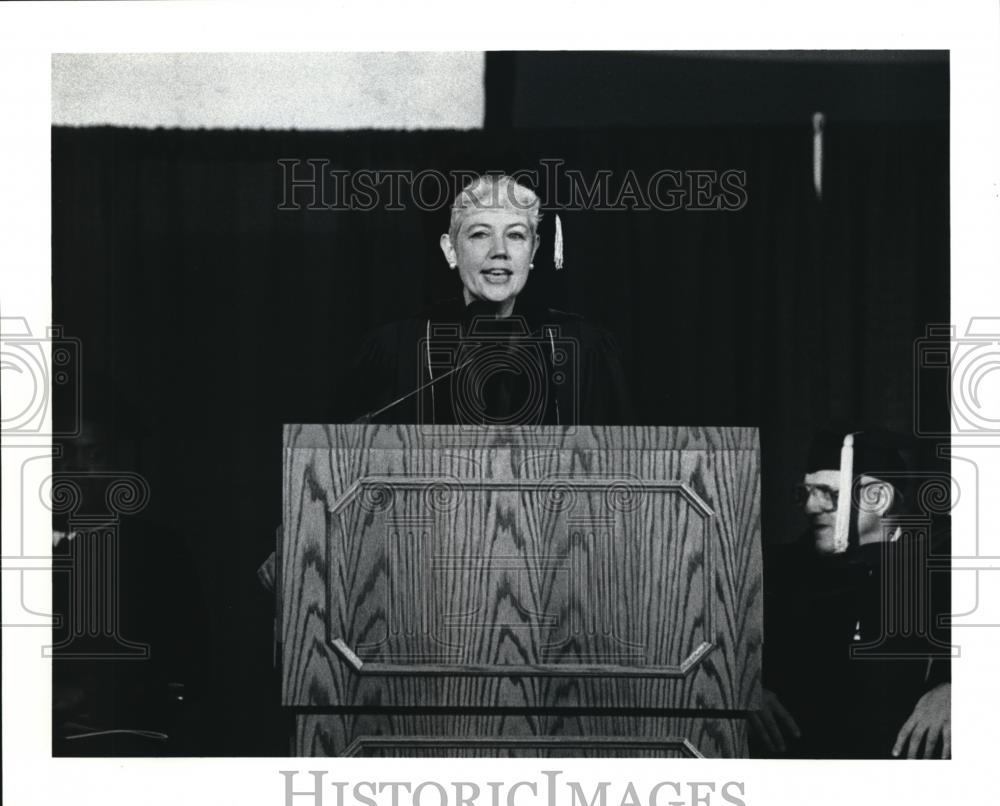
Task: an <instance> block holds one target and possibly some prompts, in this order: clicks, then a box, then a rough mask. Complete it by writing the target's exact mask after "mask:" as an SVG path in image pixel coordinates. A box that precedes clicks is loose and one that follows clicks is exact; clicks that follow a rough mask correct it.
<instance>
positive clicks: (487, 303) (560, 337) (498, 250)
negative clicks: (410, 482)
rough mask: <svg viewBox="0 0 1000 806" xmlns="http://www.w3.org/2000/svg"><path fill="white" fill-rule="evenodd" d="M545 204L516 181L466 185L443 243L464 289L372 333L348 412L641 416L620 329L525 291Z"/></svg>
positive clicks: (354, 376) (385, 417)
mask: <svg viewBox="0 0 1000 806" xmlns="http://www.w3.org/2000/svg"><path fill="white" fill-rule="evenodd" d="M539 208H540V202H539V199H538V196H537V195H536V194H535V192H534V191H532V190H530V189H529V188H527V187H525V186H524V185H521V184H518V183H517V182H516V181H514V179H512V178H511V177H509V176H494V175H489V176H481V177H478V178H477V179H475V180H473V181H472V182H470V183H469V184H468V185H466V186H465V187H464V188H463V189H462V191H461V192H460V193H459V194H458V196H457V197H456V199H455V202H454V204H453V205H452V208H451V221H450V225H449V228H448V232H447V233H445V234H444V235H442V236H441V242H440V243H441V251H442V253H443V254H444V257H445V260H446V261H447V264H448V266H449V267H450V269H451V270H452V271H456V272H457V273H458V277H459V278H460V279H461V282H462V292H461V296H460V297H458V298H457V299H454V300H450V301H447V302H444V303H442V304H439V305H436V306H434V307H433V309H432V310H430V311H428V312H427V313H425V314H424V315H423V316H418V317H413V318H410V319H404V320H401V321H397V322H392V323H390V324H387V325H384V326H382V327H380V328H377V329H376V330H374V331H373V332H371V333H370V334H369V335H368V336H367V338H366V339H365V340H364V343H363V344H362V347H361V349H360V351H359V353H358V356H357V360H356V362H355V364H354V366H353V368H352V372H351V379H350V381H349V383H348V384H347V387H348V388H347V389H346V390H345V398H344V400H342V402H347V404H348V405H347V410H348V411H350V412H351V413H350V414H349V415H348V416H349V417H357V418H358V420H357V421H358V422H381V423H424V424H441V425H453V424H470V425H618V424H629V423H630V422H631V420H632V414H631V406H630V402H629V395H628V391H627V389H626V384H625V376H624V372H623V371H622V364H621V361H620V358H619V354H618V350H617V348H616V346H615V344H614V341H613V339H612V338H611V336H610V335H609V334H608V333H607V332H606V331H605V330H603V329H602V328H599V327H597V326H595V325H593V324H591V323H589V322H587V321H586V320H585V319H583V318H582V317H580V316H578V315H575V314H571V313H567V312H565V311H560V310H557V309H555V308H550V307H546V306H545V305H543V304H539V303H532V302H529V301H528V300H527V299H525V298H524V297H523V296H522V292H523V291H524V289H525V286H526V285H527V283H528V280H529V279H530V278H531V273H532V271H533V269H534V263H533V261H534V257H535V253H536V252H537V251H538V246H539V242H540V236H539V232H538V226H539V222H540V220H541V212H540V209H539ZM556 223H557V226H556V241H557V242H556V244H555V256H556V257H555V260H556V263H557V267H558V265H559V262H560V261H561V244H560V243H559V240H560V237H561V233H560V227H559V221H558V217H557V222H556ZM338 408H340V410H341V411H344V409H343V408H341V407H340V406H338ZM358 415H360V417H359V416H358Z"/></svg>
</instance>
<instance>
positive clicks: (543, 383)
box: [333, 300, 632, 425]
mask: <svg viewBox="0 0 1000 806" xmlns="http://www.w3.org/2000/svg"><path fill="white" fill-rule="evenodd" d="M416 390H420V391H416ZM337 398H338V400H337V405H336V410H335V413H334V419H333V421H334V422H351V421H354V420H356V419H358V418H359V417H363V416H364V415H371V421H372V422H385V423H423V424H439V425H451V424H472V425H570V424H579V425H615V424H628V423H630V422H631V421H632V408H631V403H630V399H629V394H628V391H627V388H626V383H625V376H624V372H623V371H622V364H621V360H620V358H619V353H618V350H617V347H616V346H615V343H614V340H613V339H612V338H611V336H610V335H609V334H608V332H607V331H605V330H604V329H602V328H600V327H597V326H595V325H593V324H591V323H589V322H588V321H586V320H585V319H583V318H582V317H580V316H578V315H576V314H572V313H567V312H565V311H560V310H557V309H554V308H547V307H541V306H537V305H531V304H528V303H525V302H522V301H521V300H519V301H518V303H517V306H516V307H515V310H514V313H513V315H512V316H511V317H509V318H505V319H496V318H494V317H492V316H490V315H489V313H488V309H486V308H485V306H483V305H480V304H478V303H473V304H472V305H468V306H467V305H465V304H464V301H462V300H454V301H450V302H446V303H443V304H441V305H437V306H435V307H434V308H433V309H432V310H431V311H429V312H428V313H427V314H425V315H423V316H417V317H412V318H409V319H404V320H400V321H397V322H391V323H389V324H387V325H383V326H382V327H379V328H377V329H375V330H374V331H372V332H371V333H369V334H368V336H367V337H366V338H365V339H364V341H363V343H362V345H361V348H360V350H359V351H358V355H357V359H356V361H355V362H354V364H353V366H352V367H351V370H350V371H349V372H348V373H347V374H346V375H345V377H343V378H342V380H341V382H340V383H339V384H338V390H337Z"/></svg>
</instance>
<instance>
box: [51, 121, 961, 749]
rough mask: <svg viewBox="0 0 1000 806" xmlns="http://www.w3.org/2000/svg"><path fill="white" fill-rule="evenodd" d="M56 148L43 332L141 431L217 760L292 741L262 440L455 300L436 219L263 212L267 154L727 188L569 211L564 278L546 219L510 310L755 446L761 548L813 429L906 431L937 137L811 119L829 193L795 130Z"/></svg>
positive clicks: (940, 248)
mask: <svg viewBox="0 0 1000 806" xmlns="http://www.w3.org/2000/svg"><path fill="white" fill-rule="evenodd" d="M52 137H53V141H52V146H53V148H52V176H53V204H54V209H53V297H54V312H53V321H54V322H56V323H58V324H62V325H63V326H64V328H65V332H66V334H67V335H70V336H75V337H78V338H80V339H81V340H82V343H83V373H82V374H83V384H84V389H85V392H84V400H85V405H86V401H87V400H88V399H90V397H89V395H88V392H87V390H88V388H89V389H90V390H91V391H93V389H94V387H96V386H105V385H108V386H110V389H111V394H109V395H104V396H102V397H101V399H102V400H103V401H105V403H106V404H107V405H108V406H109V407H110V408H111V409H112V410H113V414H112V416H113V418H114V419H115V422H116V423H117V426H116V427H117V428H118V430H119V433H121V434H122V435H123V436H124V435H126V432H127V433H128V435H130V436H134V437H136V439H135V442H136V444H137V445H138V448H139V449H138V450H137V451H132V452H130V454H129V455H130V456H131V457H132V461H133V462H134V463H135V464H137V465H138V468H139V470H141V472H143V473H144V474H145V475H146V476H147V478H148V479H149V482H150V486H151V489H152V500H151V503H150V508H149V510H148V512H147V515H148V516H150V517H154V518H156V519H158V520H160V521H162V522H164V523H165V524H167V525H169V526H170V527H172V528H173V529H174V530H175V531H176V532H178V533H180V534H182V535H183V536H184V539H185V540H186V541H187V544H188V548H189V549H190V551H191V553H192V555H193V556H194V558H195V560H194V561H195V563H196V564H197V566H198V567H197V571H198V574H199V576H200V579H201V581H202V584H203V586H204V588H205V591H206V597H207V600H208V607H209V610H210V612H209V614H208V616H207V619H208V624H209V625H210V629H211V632H212V641H213V646H214V647H215V654H214V657H213V659H212V662H211V679H212V681H213V685H214V689H213V691H214V693H213V709H215V710H214V712H213V713H212V714H211V715H212V717H213V718H212V721H211V728H208V727H206V732H207V733H208V734H209V735H210V740H209V741H208V751H209V752H219V753H221V754H232V755H236V754H250V753H266V754H273V753H282V752H284V751H285V749H286V748H285V745H284V740H283V739H282V737H281V727H282V725H281V722H280V718H279V716H278V714H277V709H276V707H275V708H271V707H270V706H269V705H268V704H269V703H275V702H276V701H277V682H276V678H275V677H274V676H273V675H272V674H271V673H270V667H271V654H270V637H271V620H270V612H269V608H270V602H269V600H268V598H267V597H266V596H265V595H264V594H263V593H262V592H261V591H260V590H259V589H258V584H257V581H256V578H255V570H256V568H257V566H258V565H259V564H260V563H261V561H263V559H264V558H265V557H266V556H267V554H268V552H269V551H270V550H271V548H272V546H273V543H274V529H275V527H276V526H277V524H278V523H279V521H280V519H281V500H280V499H281V424H282V423H285V422H303V421H323V420H325V418H326V412H328V411H329V410H330V408H331V401H333V400H335V398H336V396H337V394H338V389H337V380H338V374H339V370H340V368H341V367H342V366H343V363H344V360H345V358H347V357H349V356H350V355H352V353H353V350H354V349H355V347H356V345H357V344H358V343H359V341H360V339H361V337H362V335H363V333H364V332H365V331H366V330H367V329H368V328H369V327H371V326H373V325H375V324H378V323H381V322H384V321H387V320H391V319H393V318H396V317H400V316H403V315H405V314H408V313H412V312H415V311H418V310H419V309H420V308H421V307H422V306H423V305H424V304H426V303H429V302H431V301H433V300H435V299H438V298H441V297H443V296H447V295H449V294H451V293H453V292H455V291H456V287H455V286H454V283H455V279H454V276H453V273H450V272H449V271H448V270H447V267H446V264H445V262H444V259H443V257H442V256H441V254H440V252H439V250H438V246H437V241H438V237H439V236H440V234H441V233H442V232H444V231H445V229H446V228H447V221H448V213H447V210H446V206H445V204H442V205H441V207H440V209H437V210H433V211H421V210H418V209H415V207H414V206H413V205H412V204H411V203H410V201H409V198H408V196H405V195H404V202H405V204H406V209H405V210H403V211H398V212H395V211H386V210H384V209H380V208H376V209H374V210H372V211H368V212H331V211H325V210H320V211H310V210H306V209H302V210H298V211H281V210H279V209H278V206H279V204H280V203H281V201H282V193H283V179H282V171H281V169H280V168H279V166H278V164H277V160H278V159H281V158H297V159H302V160H305V159H310V158H316V159H326V160H329V162H330V166H329V167H330V168H335V169H343V170H353V169H383V170H386V169H411V170H421V169H437V170H440V171H449V170H455V169H463V170H480V171H482V170H505V171H514V170H517V169H535V168H538V167H539V161H540V160H541V159H543V158H547V159H561V160H563V161H564V162H565V167H567V168H573V169H578V170H580V171H582V172H583V175H584V176H586V177H588V178H591V177H592V176H593V174H594V172H595V171H597V170H599V169H608V170H610V171H611V172H612V179H611V186H612V187H613V188H614V187H618V186H619V185H620V183H621V182H622V181H623V180H624V176H625V172H626V171H628V170H632V171H634V172H635V174H636V175H637V176H638V177H639V178H640V180H642V181H644V178H645V177H648V176H649V175H650V174H652V173H653V172H655V171H657V170H660V169H663V168H671V169H678V170H687V169H715V170H718V171H723V170H726V169H738V170H743V171H746V188H747V203H746V205H745V207H743V209H741V210H739V211H735V212H718V211H685V212H662V211H639V210H635V211H631V212H628V211H596V210H565V211H564V212H563V213H562V218H563V226H564V230H565V235H566V269H565V270H564V271H563V272H562V273H560V274H559V275H556V274H555V273H553V272H552V270H551V226H552V216H551V215H549V216H548V220H547V221H546V224H545V230H544V233H545V235H546V236H547V240H546V243H545V245H544V246H543V249H542V253H541V255H540V257H539V260H537V261H536V263H537V265H538V269H537V271H536V274H535V276H534V277H533V278H532V281H531V284H530V285H529V291H530V293H533V294H540V295H543V296H546V297H548V298H549V299H550V300H552V301H554V302H555V303H556V304H558V305H560V306H561V307H566V308H569V309H572V310H576V311H578V312H580V313H583V314H585V315H586V316H588V317H589V318H592V319H594V320H596V321H598V322H601V323H602V324H604V325H606V326H607V327H608V328H609V329H610V330H612V332H613V333H614V334H615V335H616V336H617V338H618V341H619V343H620V346H621V348H622V351H623V354H624V358H625V362H626V369H627V371H628V373H629V376H630V378H631V384H632V390H633V397H634V398H635V401H636V405H637V409H638V414H639V416H640V418H641V420H642V422H644V423H650V424H671V425H753V426H759V427H760V429H761V434H762V441H763V465H764V489H763V517H764V530H765V537H766V539H767V540H769V541H784V540H788V539H790V538H791V537H792V536H793V535H794V533H795V531H796V530H797V529H798V528H799V527H800V526H801V524H800V523H799V522H798V521H797V520H796V519H795V514H794V512H793V511H792V509H791V507H790V495H789V489H790V487H791V485H792V484H793V483H794V482H795V481H796V480H797V478H798V477H799V476H800V475H801V473H802V470H803V465H804V455H803V454H804V451H805V445H806V443H807V441H808V437H809V434H810V432H811V431H812V430H813V429H814V428H815V427H816V426H817V425H820V424H822V423H823V422H825V421H827V420H830V419H844V418H849V419H854V420H858V419H860V420H864V421H867V422H874V423H881V424H884V425H887V426H889V427H891V428H895V429H898V430H901V431H904V432H908V431H910V430H911V429H912V424H913V418H914V406H915V402H914V392H913V389H914V381H915V372H916V370H915V368H914V341H915V339H917V338H918V337H920V336H921V335H923V333H924V330H925V328H926V326H927V325H928V324H933V323H941V322H946V321H947V319H948V311H949V307H948V291H949V267H948V255H949V244H948V192H949V186H948V173H947V165H948V136H947V125H946V124H944V123H930V122H923V123H913V124H906V123H893V124H841V125H837V124H836V123H835V122H834V123H830V124H828V126H827V130H826V140H825V149H826V153H825V177H824V194H823V199H822V202H819V201H818V200H817V199H816V195H815V193H814V191H813V187H812V132H811V129H810V127H809V124H808V122H805V123H804V124H803V125H800V126H743V127H736V128H734V127H727V128H722V127H714V128H687V129H583V130H567V129H562V130H519V131H516V132H509V131H506V132H505V131H485V132H484V131H479V132H405V133H404V132H350V133H312V132H256V131H164V130H156V131H132V130H121V129H111V128H96V129H63V128H56V129H54V130H53V135H52ZM428 187H430V186H428ZM541 190H542V193H543V196H544V195H545V194H546V193H547V192H551V191H552V188H545V187H543V188H541ZM298 198H299V200H300V201H301V202H302V203H303V204H305V203H306V202H307V201H308V198H307V194H304V195H300V196H299V197H298ZM544 201H547V199H544V198H543V202H544ZM923 388H924V389H925V390H926V384H925V385H924V387H923ZM928 394H929V395H930V396H929V397H928V398H927V399H926V400H924V401H922V405H923V409H922V413H921V416H922V417H924V418H925V419H926V418H927V417H928V416H931V417H936V418H938V419H940V418H942V417H944V416H946V394H945V391H944V390H943V389H931V390H930V392H929V393H928ZM108 401H110V402H108ZM102 405H104V404H102ZM933 449H934V446H933V445H929V444H926V443H924V444H923V445H922V446H921V450H922V451H923V453H925V454H926V456H930V455H932V454H933ZM178 595H184V594H183V592H178Z"/></svg>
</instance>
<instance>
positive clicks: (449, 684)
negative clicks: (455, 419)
mask: <svg viewBox="0 0 1000 806" xmlns="http://www.w3.org/2000/svg"><path fill="white" fill-rule="evenodd" d="M284 448H285V450H284V524H283V530H282V531H283V538H282V541H281V542H282V545H281V546H279V550H278V560H279V563H278V580H279V584H278V599H279V607H280V613H279V618H278V631H279V634H278V641H279V644H280V646H281V650H280V651H281V661H282V697H283V704H284V705H285V706H287V707H289V708H291V709H293V710H294V711H295V712H296V714H297V716H296V737H295V745H294V747H293V751H294V752H295V754H296V755H302V756H312V755H358V756H372V755H375V756H442V755H444V756H625V757H680V756H692V755H704V756H742V755H746V726H745V716H746V711H747V710H749V709H752V708H756V707H757V706H758V704H759V703H758V699H759V690H760V650H761V639H762V632H761V563H760V504H759V499H760V490H759V486H760V461H759V448H758V439H757V432H756V430H755V429H748V428H660V427H656V428H654V427H639V428H631V427H583V426H580V427H574V426H568V427H567V426H563V427H558V426H553V427H548V426H546V427H530V426H518V427H497V426H487V427H478V428H477V427H466V426H421V425H407V426H389V425H382V426H375V425H331V426H320V425H289V426H286V427H285V436H284Z"/></svg>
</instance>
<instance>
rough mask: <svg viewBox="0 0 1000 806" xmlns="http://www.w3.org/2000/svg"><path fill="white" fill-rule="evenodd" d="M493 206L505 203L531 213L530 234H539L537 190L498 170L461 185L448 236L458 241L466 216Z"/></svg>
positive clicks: (504, 204)
mask: <svg viewBox="0 0 1000 806" xmlns="http://www.w3.org/2000/svg"><path fill="white" fill-rule="evenodd" d="M491 207H505V208H507V209H510V210H517V211H518V212H522V213H524V214H525V215H527V216H528V226H529V227H530V229H531V237H532V238H537V237H538V223H539V222H540V221H541V220H542V213H541V202H540V201H539V199H538V196H537V195H536V194H535V191H533V190H532V189H531V188H527V187H525V186H524V185H520V184H518V183H517V180H515V179H514V178H513V177H512V176H507V175H498V174H487V175H486V176H480V177H478V178H476V179H473V180H472V181H471V182H470V183H469V184H467V185H466V186H465V187H464V188H462V192H461V193H459V194H458V195H457V196H456V197H455V203H454V204H452V206H451V224H450V225H449V227H448V237H450V238H451V240H452V242H455V240H456V239H457V238H458V230H459V228H460V227H461V226H462V219H463V218H464V217H465V216H467V215H468V214H469V213H471V212H473V211H475V210H482V209H484V208H487V209H488V208H491Z"/></svg>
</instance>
